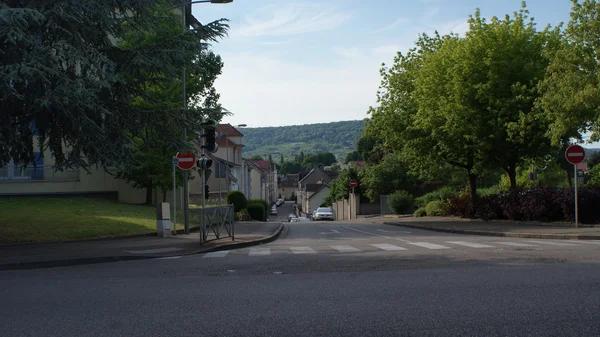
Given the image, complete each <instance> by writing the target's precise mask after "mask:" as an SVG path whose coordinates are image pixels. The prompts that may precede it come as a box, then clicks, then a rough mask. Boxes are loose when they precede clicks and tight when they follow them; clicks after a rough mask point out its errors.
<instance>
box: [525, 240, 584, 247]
mask: <svg viewBox="0 0 600 337" xmlns="http://www.w3.org/2000/svg"><path fill="white" fill-rule="evenodd" d="M527 242H531V243H541V244H544V245H550V246H578V244H576V243H567V242H557V241H544V240H542V241H536V240H528V241H527Z"/></svg>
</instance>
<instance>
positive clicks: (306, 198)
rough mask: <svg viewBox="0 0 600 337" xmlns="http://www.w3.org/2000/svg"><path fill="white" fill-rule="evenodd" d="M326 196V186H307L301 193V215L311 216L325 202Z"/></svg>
mask: <svg viewBox="0 0 600 337" xmlns="http://www.w3.org/2000/svg"><path fill="white" fill-rule="evenodd" d="M328 195H329V185H328V184H326V183H321V184H307V185H306V186H305V188H304V190H303V191H302V213H304V214H306V215H311V214H312V212H314V211H315V210H316V209H317V208H318V207H320V206H321V205H322V204H323V203H324V202H325V199H326V198H327V196H328Z"/></svg>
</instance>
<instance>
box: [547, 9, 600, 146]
mask: <svg viewBox="0 0 600 337" xmlns="http://www.w3.org/2000/svg"><path fill="white" fill-rule="evenodd" d="M571 2H572V3H573V6H572V9H571V20H570V21H569V23H568V25H567V28H566V29H565V31H564V34H563V35H562V39H561V40H560V43H557V44H556V46H555V48H549V49H548V50H547V53H548V57H550V58H552V62H551V64H550V65H549V67H548V69H547V74H546V77H545V78H544V80H543V81H542V83H541V84H540V88H541V91H542V93H543V96H542V97H541V98H540V99H539V100H538V103H539V104H540V106H542V107H543V108H544V110H545V111H546V112H547V113H548V116H549V118H550V120H551V126H550V135H551V137H552V141H553V144H554V145H564V143H565V139H566V140H567V141H568V139H569V138H576V139H578V140H582V139H583V136H582V134H583V133H585V132H588V131H590V132H591V137H590V139H591V140H592V141H598V140H600V123H599V122H600V109H598V107H599V106H600V78H599V76H600V65H599V64H598V59H599V58H600V45H599V44H598V40H600V25H598V16H599V15H600V3H598V2H597V1H596V0H583V1H578V0H572V1H571Z"/></svg>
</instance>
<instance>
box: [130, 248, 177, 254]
mask: <svg viewBox="0 0 600 337" xmlns="http://www.w3.org/2000/svg"><path fill="white" fill-rule="evenodd" d="M178 250H183V248H175V247H168V248H156V249H146V250H126V251H125V253H129V254H154V253H168V252H176V251H178Z"/></svg>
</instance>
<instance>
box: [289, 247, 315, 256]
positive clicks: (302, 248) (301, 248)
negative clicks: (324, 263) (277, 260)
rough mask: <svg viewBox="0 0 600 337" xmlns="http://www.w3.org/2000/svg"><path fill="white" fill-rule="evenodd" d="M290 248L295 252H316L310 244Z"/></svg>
mask: <svg viewBox="0 0 600 337" xmlns="http://www.w3.org/2000/svg"><path fill="white" fill-rule="evenodd" d="M290 250H291V251H292V252H293V253H294V254H314V253H316V252H315V251H314V250H313V249H312V248H310V247H308V246H304V247H290Z"/></svg>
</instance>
